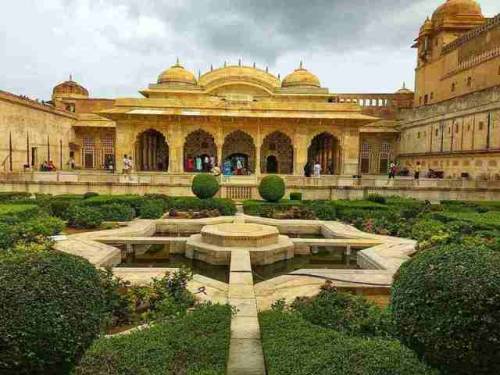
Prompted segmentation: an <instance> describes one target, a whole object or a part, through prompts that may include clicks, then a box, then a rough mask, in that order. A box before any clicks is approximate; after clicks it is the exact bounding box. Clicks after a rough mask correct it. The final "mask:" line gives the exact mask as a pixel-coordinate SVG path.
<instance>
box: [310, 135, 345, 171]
mask: <svg viewBox="0 0 500 375" xmlns="http://www.w3.org/2000/svg"><path fill="white" fill-rule="evenodd" d="M307 157H308V160H309V161H310V162H311V163H316V162H319V163H320V165H321V174H326V175H334V174H340V147H339V145H338V140H337V138H335V137H334V136H333V135H331V134H330V133H326V132H325V133H321V134H318V135H317V136H315V137H314V138H313V139H312V141H311V144H310V145H309V149H308V152H307Z"/></svg>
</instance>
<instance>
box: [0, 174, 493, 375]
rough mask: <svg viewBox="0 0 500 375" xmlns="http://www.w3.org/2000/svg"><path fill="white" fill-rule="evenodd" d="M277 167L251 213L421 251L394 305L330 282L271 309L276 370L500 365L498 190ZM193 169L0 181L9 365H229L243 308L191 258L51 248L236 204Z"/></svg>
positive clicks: (1, 350)
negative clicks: (152, 190) (171, 267)
mask: <svg viewBox="0 0 500 375" xmlns="http://www.w3.org/2000/svg"><path fill="white" fill-rule="evenodd" d="M203 176H206V175H203ZM269 177H271V178H267V179H264V180H263V182H262V183H261V186H259V192H260V195H261V196H262V198H263V200H249V201H245V202H243V210H244V212H245V214H247V215H254V216H262V217H269V218H275V219H281V218H283V219H285V218H288V219H289V218H291V219H301V220H315V219H319V220H338V221H342V222H345V223H348V224H352V225H353V226H355V227H357V228H359V229H361V230H363V231H365V232H369V233H375V234H382V235H391V236H398V237H405V238H411V239H414V240H416V241H417V243H418V247H417V249H418V251H417V252H416V253H415V254H414V255H413V256H412V258H411V259H410V260H409V261H407V262H406V263H404V264H403V266H402V267H401V268H400V269H399V270H398V272H397V273H396V274H395V277H394V280H393V285H392V289H391V303H390V304H389V306H385V307H380V306H378V305H375V304H373V303H372V302H369V301H368V300H367V299H366V298H365V297H363V296H357V295H353V294H349V293H345V292H341V291H339V290H337V289H336V288H335V287H334V286H333V285H332V284H331V283H329V282H326V283H325V285H324V286H323V287H322V288H321V291H320V293H319V294H318V295H317V296H315V297H308V298H305V297H298V298H296V299H295V300H294V301H293V302H291V303H286V302H285V301H284V300H278V301H276V302H275V303H274V304H273V307H272V309H271V310H269V311H263V312H260V313H259V322H260V329H261V335H262V337H261V339H262V346H263V350H264V356H265V361H266V367H267V372H268V374H270V375H274V374H280V375H281V374H285V375H286V374H294V375H295V374H334V375H335V374H342V375H344V374H345V375H349V374H356V375H357V374H381V375H382V374H384V375H392V374H394V375H396V374H398V375H399V374H403V375H404V374H408V375H410V374H411V375H413V374H417V375H418V374H444V375H447V374H464V375H465V374H480V375H482V374H484V375H486V374H496V373H500V356H499V355H498V353H500V202H464V201H443V202H441V204H431V203H430V202H425V201H417V200H414V199H409V198H402V197H383V196H380V195H368V196H367V197H366V199H364V200H357V201H347V200H335V201H308V200H303V199H302V196H301V194H300V193H291V194H290V196H289V199H284V197H285V187H284V184H283V183H282V180H281V179H280V178H279V177H277V176H269ZM195 180H196V181H197V182H195V183H194V184H193V193H194V194H195V195H196V196H195V197H169V196H166V195H161V194H152V195H145V196H139V195H121V196H120V195H117V196H110V195H99V194H95V193H87V194H83V195H62V196H50V195H35V196H33V195H32V194H26V193H0V373H2V374H4V373H5V374H48V373H50V374H52V373H54V374H103V375H104V374H143V373H144V374H205V375H207V374H224V373H225V372H226V363H227V361H228V356H229V345H230V321H231V318H232V316H233V315H234V312H235V311H234V309H233V308H232V307H231V306H229V305H219V304H211V303H208V302H204V303H202V302H199V301H198V300H197V298H196V296H195V295H193V294H192V293H190V292H189V291H188V289H187V285H188V283H189V282H190V280H191V279H192V277H193V274H192V272H191V270H189V269H185V268H180V269H178V270H177V271H175V272H169V273H166V274H165V275H163V276H162V277H159V278H155V279H153V280H152V281H151V282H150V283H148V284H144V285H140V286H138V285H131V284H130V283H128V282H126V281H124V280H121V279H119V278H117V277H115V276H114V275H113V273H112V272H111V271H110V270H107V269H96V268H95V267H94V266H93V265H92V264H90V263H89V262H88V261H87V260H85V259H83V258H80V257H76V256H73V255H69V254H65V253H61V252H57V251H55V250H53V249H52V245H53V236H54V235H57V234H60V233H73V232H74V231H77V232H78V231H89V230H97V229H105V228H114V227H116V226H118V225H124V224H123V222H128V221H131V220H134V219H137V218H139V219H158V218H161V217H167V218H198V217H210V216H219V215H225V216H231V215H234V214H235V213H236V204H235V203H234V202H232V201H230V200H227V199H220V198H215V195H216V193H217V191H218V189H219V187H218V184H216V183H214V179H212V178H211V177H199V178H198V177H197V178H195ZM280 180H281V181H280Z"/></svg>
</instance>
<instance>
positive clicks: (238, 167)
mask: <svg viewBox="0 0 500 375" xmlns="http://www.w3.org/2000/svg"><path fill="white" fill-rule="evenodd" d="M242 170H243V163H242V162H241V160H240V159H236V174H237V175H238V176H239V175H242V174H243V173H242Z"/></svg>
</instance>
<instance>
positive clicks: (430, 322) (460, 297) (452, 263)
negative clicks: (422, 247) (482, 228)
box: [392, 245, 500, 374]
mask: <svg viewBox="0 0 500 375" xmlns="http://www.w3.org/2000/svg"><path fill="white" fill-rule="evenodd" d="M499 285H500V254H499V253H496V252H494V251H492V250H489V249H487V248H486V247H483V246H470V247H467V246H460V245H453V246H452V245H448V246H442V247H437V248H434V249H432V250H427V251H423V252H421V253H419V254H418V255H417V256H415V257H414V258H413V259H411V260H410V261H408V262H407V263H405V264H403V266H402V267H401V268H400V270H399V272H398V273H397V275H396V276H395V279H394V284H393V287H392V311H393V316H394V320H395V324H396V329H397V331H398V332H399V334H400V336H401V338H402V340H403V342H404V343H405V344H406V345H407V346H409V347H410V348H413V349H414V350H415V351H416V352H417V353H419V354H420V355H421V356H422V357H423V358H424V359H425V360H426V361H427V362H429V363H430V364H432V365H434V366H436V367H438V368H439V369H440V370H441V371H442V373H444V374H498V373H500V361H499V360H498V353H500V288H499Z"/></svg>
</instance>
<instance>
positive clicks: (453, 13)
mask: <svg viewBox="0 0 500 375" xmlns="http://www.w3.org/2000/svg"><path fill="white" fill-rule="evenodd" d="M461 17H468V18H471V17H472V18H483V13H482V11H481V6H480V5H479V4H478V3H477V2H476V1H474V0H447V1H446V3H444V4H442V5H441V6H440V7H439V8H437V9H436V11H435V12H434V14H433V15H432V21H433V22H439V21H443V20H445V19H455V18H461Z"/></svg>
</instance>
